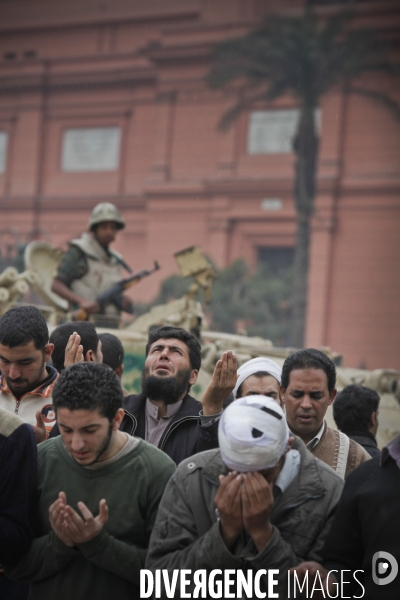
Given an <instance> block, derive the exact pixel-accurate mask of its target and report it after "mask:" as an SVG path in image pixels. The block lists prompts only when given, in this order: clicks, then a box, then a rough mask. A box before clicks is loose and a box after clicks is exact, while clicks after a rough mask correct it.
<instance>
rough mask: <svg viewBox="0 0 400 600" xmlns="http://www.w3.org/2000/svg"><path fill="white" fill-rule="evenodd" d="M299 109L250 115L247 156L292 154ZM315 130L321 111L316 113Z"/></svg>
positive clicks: (260, 111) (268, 111) (259, 112)
mask: <svg viewBox="0 0 400 600" xmlns="http://www.w3.org/2000/svg"><path fill="white" fill-rule="evenodd" d="M299 114H300V111H299V109H297V108H296V109H290V110H257V111H254V112H252V113H251V114H250V119H249V132H248V138H247V151H248V153H249V154H288V153H291V152H293V138H294V136H295V134H296V129H297V123H298V120H299ZM315 116H316V120H317V129H319V128H320V121H321V111H320V110H319V109H318V110H317V111H316V115H315Z"/></svg>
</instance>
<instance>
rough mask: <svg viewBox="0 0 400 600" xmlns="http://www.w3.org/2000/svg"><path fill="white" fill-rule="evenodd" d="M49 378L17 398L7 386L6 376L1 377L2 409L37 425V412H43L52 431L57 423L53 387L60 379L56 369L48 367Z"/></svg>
mask: <svg viewBox="0 0 400 600" xmlns="http://www.w3.org/2000/svg"><path fill="white" fill-rule="evenodd" d="M46 371H47V373H48V377H46V379H45V380H44V381H42V382H41V383H40V384H39V385H38V386H37V387H36V388H35V389H34V390H31V391H30V392H26V393H25V394H23V395H22V396H21V397H20V398H16V397H15V396H14V394H13V393H12V391H11V390H10V388H9V387H8V385H7V381H6V378H5V377H4V375H0V408H4V409H5V410H8V411H9V412H12V413H14V414H16V415H19V416H20V417H21V418H22V419H23V420H24V421H25V422H26V423H30V424H31V425H36V412H37V411H38V410H40V411H41V412H42V418H43V421H44V423H45V426H46V430H47V431H51V429H52V428H53V425H54V424H55V422H56V415H55V412H54V409H53V405H52V403H51V395H52V393H53V387H54V384H55V382H56V381H57V379H58V373H57V371H56V369H55V368H54V367H51V366H49V365H47V366H46Z"/></svg>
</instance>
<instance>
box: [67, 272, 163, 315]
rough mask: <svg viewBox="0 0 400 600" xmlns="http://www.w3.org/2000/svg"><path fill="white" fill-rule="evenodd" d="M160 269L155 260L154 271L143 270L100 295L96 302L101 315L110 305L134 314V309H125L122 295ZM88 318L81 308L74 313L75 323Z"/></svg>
mask: <svg viewBox="0 0 400 600" xmlns="http://www.w3.org/2000/svg"><path fill="white" fill-rule="evenodd" d="M158 269H160V265H159V264H158V262H157V261H156V260H155V261H154V267H153V268H152V269H142V270H141V271H138V272H137V273H133V274H132V275H131V276H130V277H127V278H126V279H121V281H119V282H118V283H116V284H114V285H113V286H111V287H110V289H108V290H106V291H105V292H102V293H101V294H99V295H98V296H97V297H96V302H97V303H98V305H99V307H100V313H99V314H104V313H105V310H106V307H107V306H108V305H109V304H114V306H115V307H116V308H117V309H118V310H124V311H125V312H129V313H131V314H132V313H133V308H131V309H130V310H129V309H128V310H127V309H126V308H124V306H123V303H122V294H123V293H124V291H125V290H127V289H129V288H130V287H132V286H133V285H136V284H137V283H139V281H141V280H142V279H143V278H144V277H147V276H148V275H151V274H152V273H154V272H155V271H158ZM88 316H89V313H88V312H87V311H86V310H85V309H83V308H79V309H78V310H77V311H75V312H74V313H73V318H74V320H75V321H86V320H87V318H88Z"/></svg>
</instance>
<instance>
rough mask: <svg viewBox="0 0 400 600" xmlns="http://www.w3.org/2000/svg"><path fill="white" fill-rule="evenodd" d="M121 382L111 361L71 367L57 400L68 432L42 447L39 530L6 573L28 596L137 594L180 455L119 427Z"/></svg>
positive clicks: (126, 599) (80, 599) (122, 598)
mask: <svg viewBox="0 0 400 600" xmlns="http://www.w3.org/2000/svg"><path fill="white" fill-rule="evenodd" d="M122 400H123V395H122V389H121V384H120V381H119V379H118V377H117V375H116V374H115V373H114V371H113V370H112V369H111V368H110V367H107V366H106V365H103V364H100V363H95V362H90V363H89V362H83V363H78V364H74V365H72V366H70V367H69V368H67V369H65V370H64V371H63V372H62V373H61V375H60V377H59V379H58V382H57V384H56V385H55V387H54V391H53V402H54V408H55V411H56V414H57V422H58V425H59V428H60V433H61V435H60V436H58V437H56V438H54V439H51V440H48V441H47V442H46V443H45V444H41V445H40V446H39V447H38V474H37V494H38V511H37V527H36V537H35V539H34V540H33V542H32V545H31V547H30V550H29V551H28V552H27V553H26V554H24V555H23V556H22V558H21V559H20V560H19V562H17V563H16V564H12V565H7V566H5V571H6V574H7V575H8V576H9V577H10V578H11V579H15V580H18V581H26V582H30V583H31V590H30V596H29V597H30V599H31V600H37V599H40V600H47V599H48V598H57V599H58V600H64V599H65V600H71V598H74V600H87V598H96V600H98V599H99V600H102V599H104V600H109V599H110V598H112V597H115V598H118V600H131V599H132V598H135V597H139V577H140V575H139V573H140V569H141V568H142V567H143V566H144V561H145V557H146V553H147V547H148V542H149V538H150V533H151V530H152V528H153V524H154V521H155V517H156V513H157V508H158V503H159V501H160V498H161V496H162V493H163V491H164V488H165V485H166V482H167V481H168V479H169V478H170V476H171V475H172V473H173V472H174V470H175V466H174V464H173V462H172V461H171V460H170V459H169V458H168V457H167V456H166V455H165V454H163V453H162V452H160V451H159V450H157V449H156V448H154V447H152V446H151V445H150V444H147V443H146V442H145V441H143V440H139V439H137V438H133V437H131V436H130V435H128V434H127V433H124V432H123V431H120V430H119V426H120V424H121V421H122V419H123V417H124V411H123V409H122Z"/></svg>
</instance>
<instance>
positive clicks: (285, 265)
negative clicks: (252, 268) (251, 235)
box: [258, 246, 294, 276]
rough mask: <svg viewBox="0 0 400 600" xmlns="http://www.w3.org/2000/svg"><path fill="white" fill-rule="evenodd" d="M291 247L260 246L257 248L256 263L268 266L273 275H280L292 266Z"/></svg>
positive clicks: (292, 254)
mask: <svg viewBox="0 0 400 600" xmlns="http://www.w3.org/2000/svg"><path fill="white" fill-rule="evenodd" d="M293 259H294V248H293V247H279V246H278V247H274V246H265V247H263V246H260V247H259V248H258V262H259V263H262V264H264V265H268V268H269V270H270V271H271V273H272V274H273V275H278V276H279V275H281V274H282V273H284V272H286V271H288V269H291V268H292V266H293Z"/></svg>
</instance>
